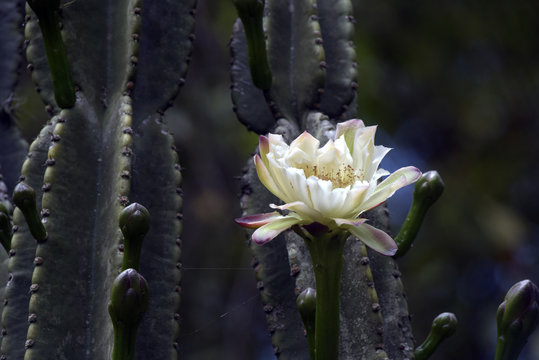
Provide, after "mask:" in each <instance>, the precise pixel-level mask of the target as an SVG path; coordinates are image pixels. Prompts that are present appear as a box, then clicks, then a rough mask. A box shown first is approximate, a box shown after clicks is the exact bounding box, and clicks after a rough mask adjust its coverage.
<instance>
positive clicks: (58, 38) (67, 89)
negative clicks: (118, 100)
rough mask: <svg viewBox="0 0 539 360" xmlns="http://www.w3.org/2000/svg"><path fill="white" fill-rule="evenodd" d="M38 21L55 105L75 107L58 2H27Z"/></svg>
mask: <svg viewBox="0 0 539 360" xmlns="http://www.w3.org/2000/svg"><path fill="white" fill-rule="evenodd" d="M28 4H29V5H30V7H31V8H32V10H34V12H35V14H36V16H37V17H38V19H39V27H40V29H41V32H42V34H43V41H44V43H45V52H46V53H47V62H48V64H49V69H50V72H51V76H52V87H53V90H54V98H55V100H56V103H57V104H58V106H59V107H61V108H62V109H65V108H71V107H73V105H75V100H76V97H75V87H74V85H73V78H72V75H71V69H70V67H69V62H68V60H67V54H66V50H65V46H64V41H63V40H62V34H61V32H60V18H59V16H58V10H59V5H60V2H59V1H55V0H52V1H44V0H28Z"/></svg>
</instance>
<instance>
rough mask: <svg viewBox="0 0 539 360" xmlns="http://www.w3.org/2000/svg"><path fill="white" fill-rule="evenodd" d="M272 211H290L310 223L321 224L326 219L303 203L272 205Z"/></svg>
mask: <svg viewBox="0 0 539 360" xmlns="http://www.w3.org/2000/svg"><path fill="white" fill-rule="evenodd" d="M270 207H271V208H272V209H279V210H290V211H293V212H295V213H297V214H298V217H301V218H302V219H304V220H307V221H308V222H320V221H321V219H324V215H322V214H321V213H320V212H318V211H316V210H315V209H313V208H311V207H310V206H308V205H307V204H305V203H304V202H302V201H294V202H291V203H288V204H284V205H280V206H277V205H275V204H270Z"/></svg>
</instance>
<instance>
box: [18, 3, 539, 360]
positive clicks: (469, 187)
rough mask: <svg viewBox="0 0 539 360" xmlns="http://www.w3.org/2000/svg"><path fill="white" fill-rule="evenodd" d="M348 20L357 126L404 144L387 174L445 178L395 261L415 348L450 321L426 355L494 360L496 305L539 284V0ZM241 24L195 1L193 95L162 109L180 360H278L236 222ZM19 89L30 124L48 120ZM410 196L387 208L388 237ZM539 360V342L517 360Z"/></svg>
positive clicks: (377, 8)
mask: <svg viewBox="0 0 539 360" xmlns="http://www.w3.org/2000/svg"><path fill="white" fill-rule="evenodd" d="M354 12H355V18H356V21H357V23H356V29H357V39H356V40H357V41H356V50H357V56H358V65H359V79H358V83H359V91H358V103H359V107H358V113H359V117H360V118H362V119H363V120H364V121H365V122H366V123H367V124H370V125H372V124H379V125H380V127H379V131H378V136H377V143H378V144H383V145H386V146H390V147H393V148H395V150H393V151H392V152H390V154H389V155H388V159H387V160H386V161H385V162H384V163H383V166H384V167H385V168H387V169H389V170H394V169H396V168H398V167H400V166H405V165H416V166H418V167H420V168H421V170H423V171H427V170H430V169H436V170H438V172H439V173H440V174H441V175H442V177H443V179H444V181H445V184H446V189H445V192H444V194H443V196H442V198H441V199H440V200H439V201H438V203H436V204H435V205H434V206H433V208H432V210H431V211H430V212H429V214H428V215H427V218H426V221H425V224H424V225H423V228H422V230H421V232H420V234H419V237H418V239H417V240H416V246H415V247H414V248H413V249H412V250H411V251H410V252H409V254H408V255H407V256H406V257H404V258H403V259H401V260H399V265H400V267H401V271H402V273H403V281H404V285H405V289H406V292H407V295H408V300H409V303H408V304H409V309H410V312H411V313H412V314H413V321H412V324H413V326H414V334H415V337H416V340H417V342H418V343H421V342H422V341H423V340H424V338H425V337H426V335H427V333H428V331H429V329H430V324H431V322H432V319H433V318H434V317H435V316H436V315H437V314H439V313H441V312H444V311H451V312H454V313H455V314H456V315H457V317H458V319H459V326H458V331H457V333H456V335H454V336H453V337H451V338H450V339H448V340H447V341H446V342H445V343H444V344H442V346H441V347H440V348H439V349H438V350H437V352H436V353H435V354H434V355H433V356H432V357H431V359H432V360H449V359H457V358H458V359H461V360H468V359H479V360H482V359H492V358H493V356H494V349H495V340H496V327H495V313H496V309H497V306H498V305H499V303H500V302H501V301H502V300H503V297H504V295H505V293H506V292H507V290H508V289H509V288H510V287H511V285H512V284H514V283H515V282H517V281H519V280H522V279H526V278H529V279H531V280H532V281H534V282H535V283H538V282H539V261H538V260H539V216H538V215H539V187H538V186H537V185H538V181H539V166H538V165H537V160H539V138H538V136H539V41H538V39H539V2H538V1H534V0H513V1H506V0H491V1H484V0H467V1H463V0H436V1H425V0H410V1H406V2H403V1H397V0H385V1H379V0H361V1H354ZM235 17H236V15H235V10H234V7H233V5H232V2H231V1H230V0H228V1H223V0H199V6H198V10H197V20H198V23H197V26H196V41H195V49H194V54H193V60H192V63H191V67H190V69H189V74H188V77H187V83H186V85H185V87H184V88H183V90H182V92H181V93H180V96H179V98H178V101H177V102H176V105H175V106H174V107H173V108H172V109H170V110H169V111H168V113H167V119H168V123H169V126H170V128H171V130H172V131H173V132H174V134H175V137H176V142H177V147H178V149H179V155H180V161H181V163H182V166H183V168H184V171H183V175H184V185H183V188H184V193H185V200H184V203H185V209H184V214H185V217H184V235H183V244H184V246H183V255H182V256H183V266H184V271H183V280H182V281H183V287H182V288H183V292H182V310H181V333H182V335H181V338H180V345H181V358H182V359H186V360H206V359H207V360H213V359H220V360H227V359H246V360H250V359H254V360H266V359H274V356H273V351H272V348H271V343H270V337H269V335H268V334H267V332H266V331H265V323H264V313H263V311H262V307H261V306H260V300H259V298H258V291H257V289H256V281H255V278H254V274H253V272H252V270H251V268H250V265H249V263H250V258H251V256H250V254H249V251H248V249H247V247H246V238H245V233H244V232H243V230H242V229H240V228H239V227H237V226H236V225H235V224H234V222H233V219H234V218H235V217H237V216H239V215H240V209H239V205H238V195H239V192H240V183H239V181H238V177H239V176H240V175H241V173H242V168H243V166H244V165H245V163H246V161H248V159H249V158H250V156H251V154H252V152H253V151H254V149H255V147H256V144H257V136H256V135H254V134H252V133H249V132H247V131H246V130H245V128H244V127H243V126H242V125H241V124H240V123H239V122H238V121H237V120H236V118H235V115H234V113H233V112H232V104H231V100H230V92H229V83H230V80H229V73H228V67H229V61H230V58H229V48H228V42H229V37H230V33H231V29H232V24H233V22H234V20H235ZM23 87H24V83H22V85H21V89H22V90H21V92H20V93H21V95H20V98H19V99H18V101H19V107H18V109H17V112H16V114H17V115H18V116H19V118H20V122H21V125H25V124H27V123H29V122H28V121H26V120H28V119H31V120H32V121H30V123H36V121H35V120H36V119H38V118H42V119H45V115H44V113H43V112H39V111H42V110H41V109H42V106H41V105H40V101H39V99H38V98H37V97H35V96H34V97H30V98H28V97H27V96H26V92H24V89H23ZM29 87H31V85H29ZM30 93H32V92H30ZM38 110H39V111H38ZM43 121H45V120H43ZM37 122H39V121H37ZM35 131H36V130H35V129H33V128H32V127H28V126H27V128H26V133H27V134H28V136H29V137H31V136H33V134H35ZM411 191H412V189H411V187H410V189H407V191H402V192H401V193H399V194H398V195H397V196H395V197H394V198H392V199H391V200H390V201H389V208H390V211H391V214H392V215H391V216H392V223H393V234H396V233H397V232H398V230H399V227H400V224H401V223H402V220H403V219H404V217H405V216H406V212H407V209H408V206H409V204H410V202H411ZM538 358H539V331H538V332H536V333H535V335H534V336H532V338H531V339H530V342H529V344H528V345H527V347H526V348H525V350H524V352H523V353H522V355H521V357H520V359H521V360H531V359H538Z"/></svg>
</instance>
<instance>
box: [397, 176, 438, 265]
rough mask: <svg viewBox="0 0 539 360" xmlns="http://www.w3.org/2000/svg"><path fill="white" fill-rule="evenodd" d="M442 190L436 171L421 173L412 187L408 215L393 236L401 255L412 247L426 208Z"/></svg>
mask: <svg viewBox="0 0 539 360" xmlns="http://www.w3.org/2000/svg"><path fill="white" fill-rule="evenodd" d="M443 190H444V182H443V181H442V178H441V177H440V175H439V174H438V172H437V171H428V172H426V173H424V174H423V175H421V177H420V178H419V179H418V180H417V182H416V184H415V188H414V198H413V201H412V205H411V206H410V210H409V211H408V215H407V216H406V219H405V220H404V223H403V224H402V227H401V229H400V231H399V233H398V234H397V236H396V237H395V242H396V243H397V247H398V250H397V253H396V254H395V257H396V258H397V257H401V256H403V255H404V254H406V252H407V251H408V250H409V249H410V247H412V244H413V242H414V240H415V238H416V236H417V234H418V232H419V229H420V228H421V224H422V223H423V220H424V219H425V215H426V214H427V210H428V209H429V208H430V207H431V206H432V204H434V203H435V202H436V200H438V198H439V197H440V195H442V192H443Z"/></svg>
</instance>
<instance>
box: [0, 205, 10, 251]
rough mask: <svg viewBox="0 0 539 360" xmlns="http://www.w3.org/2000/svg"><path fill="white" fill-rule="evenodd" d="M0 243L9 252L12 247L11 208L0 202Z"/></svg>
mask: <svg viewBox="0 0 539 360" xmlns="http://www.w3.org/2000/svg"><path fill="white" fill-rule="evenodd" d="M0 243H1V244H2V246H3V247H4V249H6V251H7V252H9V250H10V249H11V220H10V218H9V210H8V209H7V208H6V207H5V206H4V204H3V203H2V202H0Z"/></svg>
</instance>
